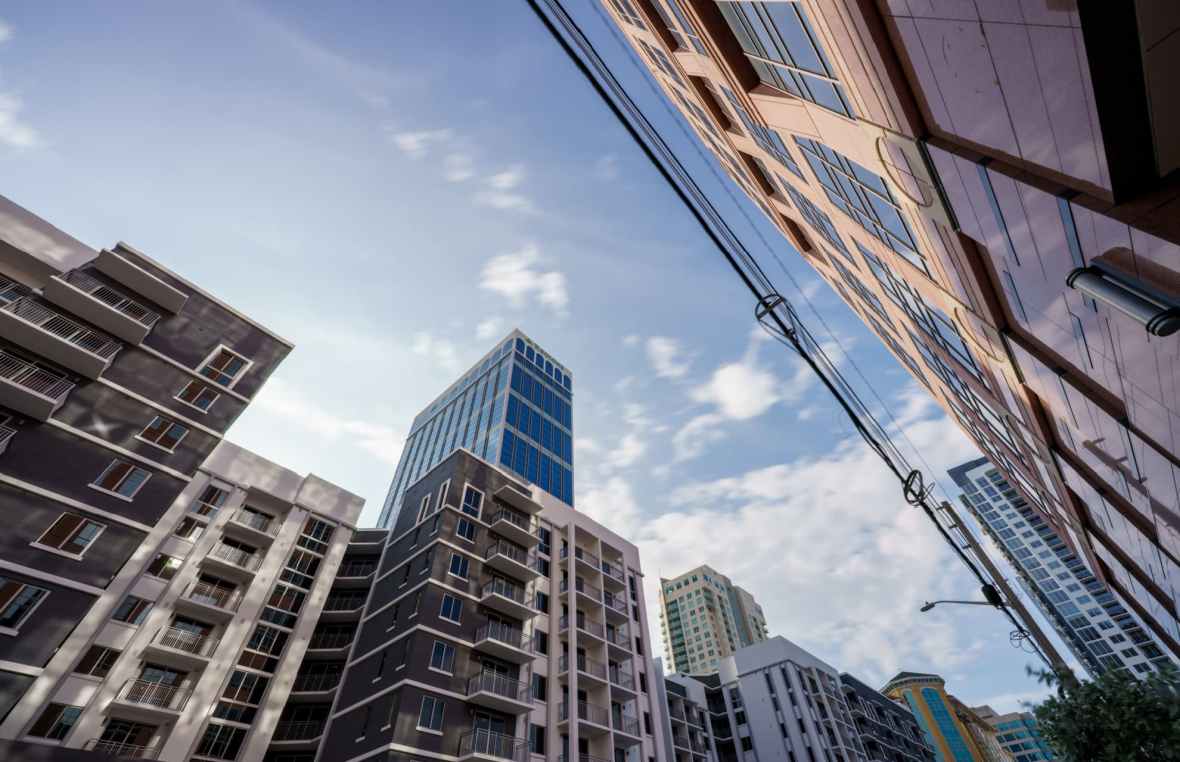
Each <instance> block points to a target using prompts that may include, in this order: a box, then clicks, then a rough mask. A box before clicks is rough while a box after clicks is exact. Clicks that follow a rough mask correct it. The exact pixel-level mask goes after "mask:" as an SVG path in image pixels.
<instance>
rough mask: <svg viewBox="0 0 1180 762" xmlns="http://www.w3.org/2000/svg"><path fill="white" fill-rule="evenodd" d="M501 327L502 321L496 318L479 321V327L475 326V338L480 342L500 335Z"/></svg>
mask: <svg viewBox="0 0 1180 762" xmlns="http://www.w3.org/2000/svg"><path fill="white" fill-rule="evenodd" d="M501 325H503V321H502V320H500V318H498V317H490V318H487V319H485V320H481V321H480V322H479V325H477V326H475V338H477V339H479V340H480V341H485V340H487V339H490V338H492V337H493V336H496V335H498V334H499V333H500V330H501V329H500V326H501Z"/></svg>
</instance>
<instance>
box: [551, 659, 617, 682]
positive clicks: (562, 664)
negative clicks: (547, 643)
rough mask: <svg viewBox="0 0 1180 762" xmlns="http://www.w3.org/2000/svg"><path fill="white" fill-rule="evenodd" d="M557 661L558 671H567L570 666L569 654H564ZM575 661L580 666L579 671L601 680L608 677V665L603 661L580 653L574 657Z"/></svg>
mask: <svg viewBox="0 0 1180 762" xmlns="http://www.w3.org/2000/svg"><path fill="white" fill-rule="evenodd" d="M557 662H558V663H557V666H558V671H559V672H565V671H566V670H568V669H569V668H570V657H569V654H562V655H561V658H559V659H558V660H557ZM574 663H575V664H576V665H577V666H578V671H579V672H585V673H586V674H587V675H590V676H592V677H597V678H598V679H599V680H605V679H606V665H605V664H603V663H602V662H600V661H595V660H594V659H591V658H590V657H588V656H583V655H578V656H577V657H576V658H575V659H574Z"/></svg>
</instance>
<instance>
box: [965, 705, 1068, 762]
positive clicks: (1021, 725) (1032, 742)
mask: <svg viewBox="0 0 1180 762" xmlns="http://www.w3.org/2000/svg"><path fill="white" fill-rule="evenodd" d="M972 711H974V712H975V714H976V715H977V716H979V717H980V718H982V719H983V720H984V721H985V722H987V723H988V724H989V725H991V726H992V728H994V729H995V731H996V738H997V740H999V742H1000V745H1001V746H1002V747H1003V748H1004V751H1006V752H1007V753H1008V756H1010V757H1011V758H1012V759H1013V760H1014V762H1045V761H1046V760H1054V759H1057V756H1056V755H1055V754H1053V749H1052V748H1051V747H1050V746H1049V744H1048V743H1047V742H1046V741H1045V738H1044V736H1042V735H1041V730H1040V728H1039V727H1038V725H1037V718H1036V717H1033V716H1032V714H1030V713H1029V712H1009V713H1008V714H997V713H996V711H995V710H994V709H992V708H991V707H990V706H976V707H972Z"/></svg>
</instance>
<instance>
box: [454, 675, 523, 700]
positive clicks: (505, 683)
mask: <svg viewBox="0 0 1180 762" xmlns="http://www.w3.org/2000/svg"><path fill="white" fill-rule="evenodd" d="M473 693H493V694H495V695H497V696H502V697H503V698H506V699H512V700H513V701H519V702H521V703H522V704H531V703H532V697H531V695H530V691H529V686H528V683H522V682H521V681H519V680H513V679H512V678H510V677H505V676H504V675H501V674H499V673H498V672H489V671H485V672H480V673H479V674H476V675H472V676H471V677H469V678H468V679H467V695H468V696H470V695H471V694H473Z"/></svg>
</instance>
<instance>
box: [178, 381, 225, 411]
mask: <svg viewBox="0 0 1180 762" xmlns="http://www.w3.org/2000/svg"><path fill="white" fill-rule="evenodd" d="M218 396H220V395H218V394H217V392H215V391H213V390H212V389H210V388H209V387H207V386H205V385H204V384H202V383H201V382H200V381H189V382H188V383H187V384H185V385H184V388H183V389H181V390H180V391H179V392H178V393H177V395H176V399H178V400H180V401H181V402H183V403H185V404H186V405H190V406H192V407H195V408H196V409H197V410H200V411H201V412H202V413H207V412H209V408H211V407H213V403H214V402H216V401H217V398H218Z"/></svg>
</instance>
